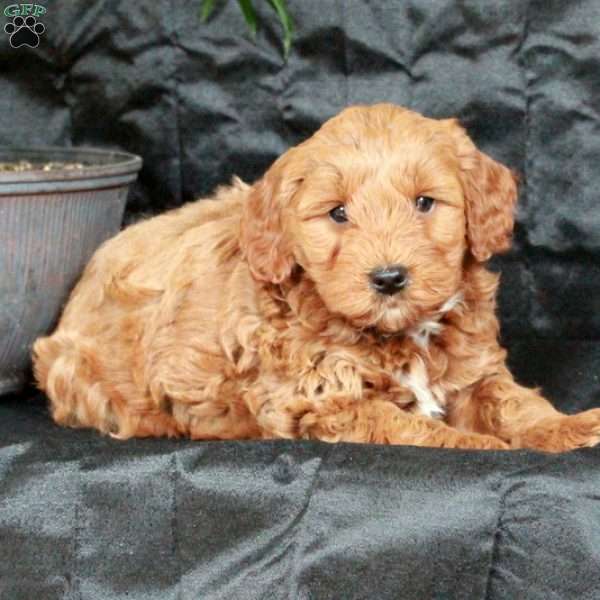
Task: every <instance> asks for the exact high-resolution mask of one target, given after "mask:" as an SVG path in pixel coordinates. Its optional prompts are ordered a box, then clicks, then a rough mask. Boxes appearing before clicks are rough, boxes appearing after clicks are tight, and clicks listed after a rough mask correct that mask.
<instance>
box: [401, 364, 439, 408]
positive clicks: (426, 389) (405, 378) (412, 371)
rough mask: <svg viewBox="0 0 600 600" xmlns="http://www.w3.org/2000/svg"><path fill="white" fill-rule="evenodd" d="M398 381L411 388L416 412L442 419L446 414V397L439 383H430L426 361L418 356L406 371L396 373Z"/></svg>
mask: <svg viewBox="0 0 600 600" xmlns="http://www.w3.org/2000/svg"><path fill="white" fill-rule="evenodd" d="M394 377H395V379H396V381H397V382H398V383H399V384H400V385H402V386H403V387H405V388H407V389H409V390H410V391H411V392H412V394H413V396H414V398H415V403H416V411H415V412H416V413H417V414H419V415H425V416H427V417H431V418H432V419H441V418H442V417H443V416H444V404H445V397H444V392H443V391H442V389H441V388H440V387H439V386H437V385H433V386H432V385H430V382H429V378H428V376H427V369H426V368H425V363H424V362H423V360H422V359H421V358H420V357H418V356H417V357H416V358H415V359H413V360H412V361H411V363H410V366H409V368H408V369H407V370H405V371H396V373H394Z"/></svg>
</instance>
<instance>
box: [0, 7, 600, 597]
mask: <svg viewBox="0 0 600 600" xmlns="http://www.w3.org/2000/svg"><path fill="white" fill-rule="evenodd" d="M9 4H10V3H9V2H8V0H7V2H6V3H5V5H6V6H9ZM38 4H39V5H43V6H44V7H45V8H46V9H47V11H46V13H45V14H42V15H39V16H38V17H37V19H38V20H39V21H40V22H42V23H43V25H44V27H45V31H44V32H43V33H42V34H40V36H39V38H40V43H39V45H38V46H37V47H36V48H31V47H29V46H21V47H19V48H13V47H12V46H11V45H10V43H9V41H10V38H9V35H8V34H5V33H4V32H3V31H2V28H3V27H4V23H7V22H9V21H11V18H10V17H8V16H3V14H2V13H0V20H1V19H4V21H2V23H0V24H1V27H0V75H1V77H2V82H1V85H0V144H10V145H34V144H38V145H39V144H42V145H48V144H67V145H69V144H73V145H93V146H100V147H113V148H120V149H123V150H128V151H131V152H135V153H138V154H140V155H142V156H143V158H144V161H145V166H144V169H143V171H142V173H141V176H140V180H139V182H138V184H136V186H135V188H134V189H133V190H132V194H131V198H130V202H129V205H128V212H127V220H128V221H131V220H134V219H137V218H139V217H140V216H141V215H144V214H149V213H153V212H157V211H161V210H164V209H166V208H169V207H172V206H176V205H179V204H181V203H182V202H184V201H187V200H190V199H192V198H194V197H195V196H198V195H201V194H206V193H208V192H210V191H211V190H212V188H213V187H214V186H215V185H217V184H219V183H222V182H225V181H227V180H228V179H229V178H230V177H231V176H232V175H233V174H238V175H240V176H241V177H242V178H244V179H248V180H252V179H255V178H257V177H258V176H260V174H261V173H262V172H263V171H264V169H265V168H266V167H267V166H268V165H269V164H270V162H271V161H272V160H273V159H274V158H275V157H276V156H277V155H279V154H280V153H281V152H283V151H284V150H285V149H286V148H287V147H289V146H290V145H293V144H294V143H297V142H298V141H300V140H302V139H304V138H305V137H306V136H308V135H310V133H311V132H312V131H314V130H315V128H316V127H317V126H318V125H319V123H320V122H322V121H323V120H325V119H326V118H328V117H329V116H331V115H333V114H334V113H336V112H338V111H339V110H340V109H341V108H343V107H344V106H346V105H348V104H354V103H371V102H379V101H391V102H395V103H398V104H402V105H407V106H409V107H412V108H414V109H416V110H418V111H420V112H423V113H425V114H427V115H430V116H440V117H441V116H458V117H459V118H460V119H461V121H462V122H463V124H464V125H465V126H466V127H467V128H468V130H469V132H470V133H471V135H472V137H473V138H474V139H475V140H476V141H477V143H478V144H479V146H480V147H481V148H482V149H484V150H485V151H486V152H488V153H490V154H491V155H493V156H494V157H496V158H498V159H500V160H502V161H503V162H505V163H506V164H508V165H510V166H511V167H512V168H514V169H515V170H516V171H518V172H519V173H520V176H521V194H520V209H519V216H518V228H517V232H516V239H515V247H514V249H513V250H512V251H511V252H510V253H509V254H508V255H507V256H505V257H503V258H501V259H499V260H495V262H494V264H493V268H495V269H500V270H501V271H502V279H503V288H502V294H501V298H500V311H501V317H502V326H503V330H502V336H503V341H504V343H505V345H506V346H507V347H508V348H509V351H510V364H511V368H512V369H513V371H514V372H515V373H516V376H517V379H519V380H520V381H521V382H522V383H525V384H528V385H537V386H540V387H542V388H543V390H544V392H545V393H546V394H547V396H549V397H550V398H551V399H552V400H553V401H554V402H555V404H557V405H558V406H560V407H561V408H562V409H563V410H565V411H567V412H574V411H577V410H582V409H585V408H589V407H592V406H598V405H600V382H599V380H598V371H599V369H598V366H599V365H600V345H599V344H598V343H597V340H598V338H599V337H600V261H599V255H600V198H599V195H598V194H599V192H598V190H599V189H600V169H599V168H598V165H599V164H600V104H599V102H598V99H599V98H600V3H599V2H597V0H573V1H571V2H565V1H561V0H500V1H495V2H480V1H479V0H406V1H404V0H403V1H390V0H361V1H360V2H359V1H354V0H331V1H317V0H289V2H288V4H289V8H290V12H291V13H292V15H293V18H294V21H295V28H296V32H295V38H294V44H293V47H292V50H291V53H290V56H289V60H288V61H287V62H285V61H284V60H283V57H282V52H281V35H280V30H279V24H278V22H277V19H276V17H275V13H274V12H273V11H272V10H271V9H270V7H269V6H268V4H267V3H266V2H263V1H262V0H261V1H258V0H255V5H256V7H257V10H258V13H259V16H260V27H259V33H258V36H257V39H256V42H255V43H253V42H252V41H251V40H250V39H249V37H248V34H247V33H246V28H245V24H244V19H243V16H242V14H241V12H240V10H239V7H238V4H237V3H236V2H234V1H233V0H230V1H229V2H225V1H224V0H223V1H221V2H217V3H216V5H217V8H216V11H215V15H214V18H212V19H211V20H210V21H209V22H208V23H206V24H202V23H201V22H200V20H199V18H198V14H199V10H200V6H199V4H200V3H199V0H185V1H180V2H171V1H167V0H155V1H153V2H126V1H124V0H85V1H84V0H53V1H52V2H50V1H45V0H38ZM4 7H5V6H4V5H3V6H2V9H4ZM0 243H2V241H1V240H0ZM0 268H1V265H0ZM1 277H2V274H1V272H0V290H1ZM0 301H1V300H0ZM599 473H600V450H596V449H590V450H585V451H578V452H575V453H571V454H567V455H560V456H550V455H543V454H535V453H530V452H514V453H510V452H508V453H507V452H500V453H497V452H496V453H494V452H491V453H485V452H464V451H449V450H430V449H416V448H399V447H396V448H394V447H371V446H353V445H339V446H328V445H323V444H312V443H288V442H268V443H267V442H247V443H221V442H219V443H216V442H215V443H192V442H185V441H178V442H172V441H165V440H143V441H140V440H138V441H129V442H126V443H123V442H116V441H113V440H110V439H106V438H101V437H100V436H98V435H97V434H96V433H92V432H87V431H72V430H62V429H59V428H58V427H56V426H54V425H53V424H52V423H51V421H50V420H49V418H48V415H47V412H46V409H45V403H44V400H43V398H41V397H40V396H38V395H36V394H35V393H33V392H24V393H23V394H21V395H18V396H11V397H5V398H1V399H0V599H2V600H4V599H7V600H20V599H26V600H30V599H32V598H40V599H44V600H49V599H53V598H72V599H85V600H87V599H91V600H100V599H102V600H104V599H113V598H129V599H132V598H135V599H138V598H139V599H141V600H146V599H152V598H157V599H158V598H160V599H161V600H164V599H168V598H173V599H175V598H180V599H186V600H187V599H192V598H194V599H196V598H197V599H209V600H213V599H227V600H231V599H237V598H240V599H248V600H251V599H255V598H256V599H258V598H268V599H277V598H293V599H302V600H308V599H311V600H312V599H318V600H320V599H328V598H331V599H335V600H350V599H363V598H365V599H366V598H369V599H371V598H377V599H380V598H381V599H387V598H389V599H392V598H394V599H395V598H415V599H417V600H425V599H429V598H432V599H433V598H435V599H438V600H442V599H444V600H445V599H454V598H465V599H468V600H471V599H478V598H481V599H484V598H488V599H492V598H506V599H515V598H519V599H521V598H527V599H529V598H536V599H538V598H539V599H540V600H548V599H554V598H555V599H564V598H574V599H575V598H577V599H588V598H589V599H598V598H600V475H599Z"/></svg>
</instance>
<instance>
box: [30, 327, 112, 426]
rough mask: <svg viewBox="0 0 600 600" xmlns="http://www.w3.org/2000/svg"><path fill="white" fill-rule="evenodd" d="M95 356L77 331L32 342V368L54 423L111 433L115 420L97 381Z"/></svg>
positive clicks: (88, 344)
mask: <svg viewBox="0 0 600 600" xmlns="http://www.w3.org/2000/svg"><path fill="white" fill-rule="evenodd" d="M97 357H98V353H97V352H96V351H95V350H94V348H93V347H92V346H91V344H90V342H89V341H88V340H83V339H82V338H81V336H79V335H78V334H77V333H73V332H57V333H55V334H54V335H52V336H50V337H44V338H39V339H38V340H37V341H36V342H35V344H34V345H33V371H34V375H35V379H36V381H37V384H38V387H39V388H40V389H41V390H43V391H44V392H46V394H47V396H48V397H49V399H50V410H51V413H52V417H53V419H54V420H55V421H56V422H57V423H59V424H61V425H66V426H68V427H95V428H96V429H99V430H100V431H102V432H104V433H114V432H116V431H117V429H118V426H117V419H116V415H115V413H114V410H113V407H112V406H111V402H110V400H109V398H108V396H107V395H106V394H105V393H104V392H103V390H102V386H101V384H100V383H99V377H98V370H99V368H100V365H99V364H98V358H97Z"/></svg>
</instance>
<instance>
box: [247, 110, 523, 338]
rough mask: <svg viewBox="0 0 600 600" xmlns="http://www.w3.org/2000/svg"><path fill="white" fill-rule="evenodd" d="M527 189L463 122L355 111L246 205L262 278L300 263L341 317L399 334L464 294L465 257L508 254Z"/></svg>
mask: <svg viewBox="0 0 600 600" xmlns="http://www.w3.org/2000/svg"><path fill="white" fill-rule="evenodd" d="M515 200H516V184H515V179H514V177H513V175H512V174H511V172H510V171H509V170H508V169H507V168H506V167H504V166H502V165H501V164H499V163H497V162H495V161H493V160H492V159H491V158H490V157H488V156H486V155H485V154H483V153H481V152H479V151H478V150H477V149H476V148H475V146H474V145H473V143H472V142H471V140H470V139H469V138H468V136H467V135H466V133H465V132H464V130H463V129H462V128H461V127H460V126H459V125H458V123H457V122H456V121H455V120H452V119H448V120H433V119H427V118H425V117H422V116H420V115H418V114H416V113H414V112H411V111H408V110H405V109H402V108H399V107H396V106H393V105H387V104H383V105H376V106H372V107H354V108H349V109H347V110H345V111H343V112H342V113H340V114H339V115H338V116H336V117H334V118H333V119H331V120H330V121H328V122H327V123H325V125H323V127H322V128H321V129H320V130H319V131H318V132H317V133H316V134H315V135H314V136H313V137H312V138H310V139H309V140H307V141H306V142H304V143H302V144H300V145H299V146H297V147H295V148H292V149H291V150H290V151H288V152H287V153H286V154H284V155H283V156H282V157H281V158H280V159H278V160H277V161H276V162H275V163H274V165H273V166H272V167H271V169H270V170H269V171H268V172H267V174H266V175H265V177H264V178H263V179H262V180H260V181H259V182H258V183H256V184H255V185H254V187H253V189H252V192H251V195H250V197H249V199H248V202H247V203H246V206H245V214H244V218H243V223H242V247H243V249H244V252H245V255H246V257H247V260H248V263H249V266H250V269H251V271H252V273H253V275H254V277H255V278H257V279H259V280H263V281H271V282H274V283H280V282H282V281H284V280H285V279H286V278H287V277H289V275H290V274H291V272H292V270H293V268H294V267H295V266H296V265H299V266H300V267H302V268H303V270H304V271H305V273H306V275H307V276H308V277H309V278H310V279H311V280H312V281H313V282H314V284H315V286H316V289H317V291H318V293H319V295H320V296H321V299H322V300H323V302H324V303H325V305H326V306H327V308H328V309H329V311H330V312H332V313H335V314H340V315H342V316H344V317H345V318H346V319H347V320H349V321H350V322H351V323H352V324H353V325H354V326H356V327H375V328H377V329H379V330H380V331H383V332H396V331H400V330H402V329H405V328H407V327H410V326H412V325H415V324H417V323H418V322H419V321H421V320H423V319H425V318H427V317H428V316H430V315H431V314H433V313H435V312H436V311H438V310H439V309H440V307H441V306H442V305H444V303H445V302H446V301H448V300H449V299H450V298H451V297H452V296H453V295H454V294H455V293H456V292H457V291H458V289H459V288H460V284H461V280H462V265H463V260H464V256H465V253H467V252H470V253H471V255H472V256H473V257H474V258H475V259H476V260H478V261H485V260H487V259H488V258H489V257H490V256H491V255H492V254H494V253H496V252H500V251H503V250H506V249H507V248H508V246H509V244H510V236H511V232H512V228H513V208H514V203H515Z"/></svg>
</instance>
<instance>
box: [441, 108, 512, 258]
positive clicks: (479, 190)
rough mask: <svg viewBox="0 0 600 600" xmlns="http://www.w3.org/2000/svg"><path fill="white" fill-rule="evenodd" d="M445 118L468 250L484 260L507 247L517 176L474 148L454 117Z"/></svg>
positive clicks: (509, 240)
mask: <svg viewBox="0 0 600 600" xmlns="http://www.w3.org/2000/svg"><path fill="white" fill-rule="evenodd" d="M446 122H447V123H448V125H449V127H450V128H451V130H452V133H453V136H454V137H455V140H456V143H457V148H458V156H459V164H460V171H461V173H460V177H461V181H462V185H463V190H464V195H465V202H466V216H467V236H468V240H469V247H470V249H471V254H472V255H473V256H474V257H475V258H476V259H477V260H478V261H481V262H483V261H485V260H487V259H488V258H490V257H491V256H492V254H498V253H500V252H503V251H505V250H508V248H509V247H510V244H511V238H512V230H513V227H514V210H515V203H516V201H517V178H516V176H515V175H514V174H513V173H512V171H510V169H508V168H507V167H505V166H504V165H502V164H500V163H499V162H496V161H495V160H493V159H492V158H490V157H489V156H488V155H487V154H484V153H483V152H480V151H479V150H477V148H476V147H475V144H473V142H472V141H471V140H470V139H469V137H468V135H467V134H466V132H465V130H464V129H463V128H462V127H461V126H460V125H459V124H458V122H457V121H456V119H449V120H447V121H446Z"/></svg>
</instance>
